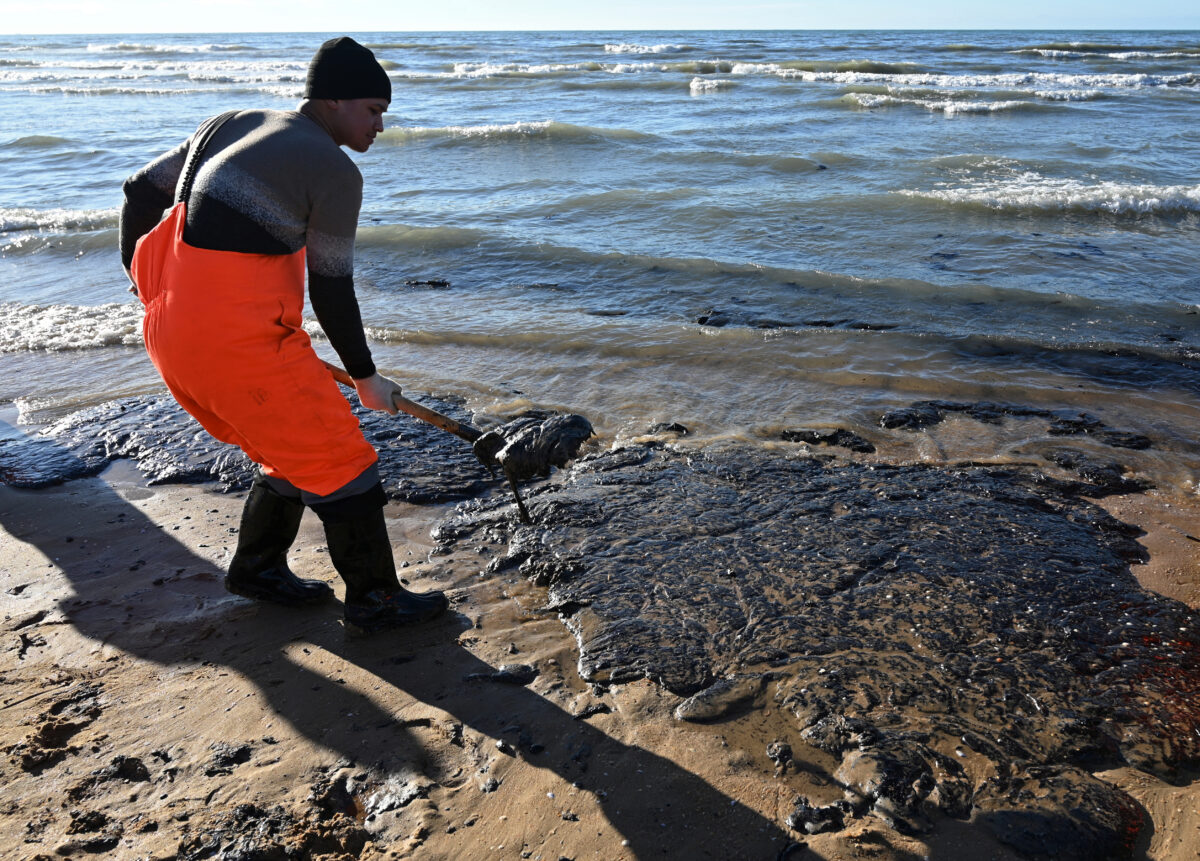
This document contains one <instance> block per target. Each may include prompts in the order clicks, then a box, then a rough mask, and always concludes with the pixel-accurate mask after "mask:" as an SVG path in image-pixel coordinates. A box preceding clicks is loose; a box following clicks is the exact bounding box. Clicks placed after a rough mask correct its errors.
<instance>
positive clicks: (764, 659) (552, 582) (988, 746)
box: [437, 446, 1200, 859]
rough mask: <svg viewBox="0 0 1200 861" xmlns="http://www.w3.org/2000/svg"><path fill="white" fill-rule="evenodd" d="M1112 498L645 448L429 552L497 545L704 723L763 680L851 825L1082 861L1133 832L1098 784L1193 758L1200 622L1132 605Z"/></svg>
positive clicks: (608, 664)
mask: <svg viewBox="0 0 1200 861" xmlns="http://www.w3.org/2000/svg"><path fill="white" fill-rule="evenodd" d="M1103 492H1104V491H1103V488H1101V487H1096V486H1094V485H1088V484H1083V483H1079V482H1074V483H1065V482H1058V481H1054V480H1050V479H1048V478H1046V477H1045V476H1044V475H1042V474H1040V473H1037V472H1034V471H1030V470H1025V469H1021V468H994V467H983V466H973V467H966V468H935V467H929V466H880V465H866V464H856V463H836V462H830V461H829V460H828V459H820V460H818V459H815V458H810V457H803V456H797V455H795V454H787V455H780V454H778V453H775V454H773V453H771V452H767V451H763V450H760V449H754V448H750V447H732V448H729V449H726V450H722V451H713V450H708V451H706V452H704V453H701V452H696V451H691V452H687V451H682V450H673V449H668V448H662V447H641V446H639V447H629V448H625V449H622V450H616V451H611V452H607V453H604V454H601V455H596V456H591V457H587V458H584V459H582V460H580V461H578V462H576V464H575V465H574V466H573V467H572V468H571V469H570V471H569V472H568V473H567V474H566V475H565V477H564V480H563V481H560V482H557V483H551V484H547V485H542V486H540V487H538V488H536V489H534V490H533V491H531V492H530V494H529V499H528V504H529V508H530V511H531V513H532V514H533V519H534V521H535V523H536V524H537V525H536V526H522V525H520V524H518V523H516V522H515V520H514V519H513V518H512V517H511V515H510V514H509V513H508V512H507V508H508V506H507V503H506V500H504V498H503V497H501V496H496V497H495V498H494V501H484V502H482V503H480V502H475V503H470V504H466V505H463V506H460V509H459V511H458V512H457V513H456V515H454V516H453V517H451V518H449V519H448V520H446V521H445V522H444V523H443V524H442V525H441V526H440V527H439V529H438V531H437V537H438V539H439V541H440V542H441V545H440V549H441V550H443V551H447V552H449V551H452V550H454V549H455V548H456V547H457V546H458V545H467V544H473V543H479V542H486V543H490V544H495V543H499V544H500V545H501V546H502V547H503V546H504V545H507V548H506V550H505V551H503V552H502V556H501V557H500V558H497V560H496V562H495V563H493V570H502V569H505V568H515V569H516V570H518V571H519V572H520V573H521V574H523V575H524V576H526V577H528V578H530V579H531V580H532V581H533V582H535V583H539V584H542V585H545V586H548V587H549V592H548V605H549V607H551V608H554V609H557V610H558V611H559V612H560V614H561V616H562V618H563V619H564V621H565V623H566V625H567V626H568V627H569V629H570V630H571V631H572V632H573V634H574V635H575V637H576V639H577V641H578V644H579V650H580V661H579V666H580V670H581V673H582V675H583V676H584V678H585V679H586V680H588V681H590V682H593V683H596V684H607V685H611V684H619V683H623V682H629V681H633V680H636V679H642V678H647V679H651V680H653V681H654V682H656V683H658V684H659V685H661V686H662V687H663V688H665V689H667V690H668V691H671V692H672V693H675V694H677V695H679V696H681V697H691V698H692V699H691V701H690V702H691V703H692V704H693V705H692V706H691V707H689V708H687V709H683V714H681V715H680V716H681V717H685V718H686V717H688V716H689V715H696V716H698V717H697V719H703V720H714V719H720V717H721V714H722V709H726V710H727V711H732V710H734V709H735V708H738V707H741V706H744V705H745V703H746V701H747V700H748V699H751V698H753V697H754V696H755V695H756V693H755V691H756V686H755V684H754V683H753V681H752V679H753V677H754V676H755V675H756V674H757V675H760V676H761V677H762V683H761V687H763V688H765V692H764V694H763V696H764V697H773V698H774V701H775V702H776V703H777V704H778V705H779V706H780V707H781V708H782V709H783V710H785V711H786V712H787V713H788V714H790V715H791V716H792V717H793V718H794V720H795V721H796V725H797V730H798V735H799V736H800V737H802V738H804V739H805V740H806V741H807V742H808V743H809V744H811V745H813V746H814V747H817V748H820V749H821V750H824V751H826V752H828V753H830V754H832V755H834V756H835V757H836V758H837V759H838V760H840V762H841V765H840V767H839V768H838V770H837V772H836V774H835V775H834V776H835V778H836V779H837V780H838V781H839V782H840V783H842V785H844V786H845V787H846V788H847V789H848V791H849V792H848V794H849V796H850V797H851V799H852V801H853V803H851V804H850V806H849V807H848V808H847V812H848V813H849V814H851V815H863V814H865V813H867V812H870V813H872V814H874V815H876V816H878V817H880V818H882V819H884V820H885V821H887V822H888V823H889V824H891V825H892V826H893V827H895V828H897V829H899V830H902V831H906V832H910V833H920V832H923V831H926V830H928V829H929V828H930V827H932V822H933V821H934V818H935V814H937V815H949V816H953V817H957V818H969V819H972V820H975V821H978V822H981V823H984V824H986V825H987V826H989V827H990V828H992V830H993V831H994V832H995V833H996V834H997V836H998V837H999V838H1000V839H1001V840H1003V841H1005V842H1006V843H1009V844H1010V845H1013V846H1015V847H1016V848H1018V849H1020V850H1022V851H1026V850H1028V847H1029V846H1030V845H1031V844H1030V843H1029V841H1030V840H1032V839H1034V838H1033V837H1031V836H1030V835H1040V837H1038V838H1037V839H1040V840H1042V841H1043V842H1042V843H1041V845H1042V846H1045V847H1050V848H1051V849H1052V850H1053V852H1052V854H1054V855H1055V857H1060V858H1081V859H1082V858H1094V857H1109V856H1113V855H1120V854H1121V853H1123V852H1126V851H1127V849H1128V847H1129V846H1131V845H1132V843H1131V841H1132V840H1133V839H1135V838H1136V836H1137V834H1138V832H1139V831H1140V830H1141V828H1142V815H1143V814H1142V812H1141V809H1140V808H1139V807H1138V806H1137V804H1136V803H1135V802H1133V800H1132V799H1130V798H1129V797H1128V796H1127V795H1125V794H1124V793H1122V792H1120V791H1119V790H1117V789H1116V788H1114V787H1113V786H1111V785H1110V784H1108V783H1105V782H1103V781H1101V780H1098V779H1096V778H1094V777H1093V776H1092V775H1091V774H1090V773H1089V772H1090V771H1096V770H1100V769H1105V768H1111V767H1115V766H1119V765H1125V764H1128V765H1132V766H1134V767H1137V768H1140V769H1143V770H1145V771H1147V772H1150V773H1153V774H1155V775H1158V776H1160V777H1162V778H1163V779H1166V780H1179V779H1183V778H1182V775H1183V774H1184V772H1185V770H1186V769H1188V768H1194V767H1195V766H1196V765H1197V764H1198V763H1200V620H1198V619H1197V616H1196V614H1194V613H1193V612H1191V611H1189V610H1188V608H1187V607H1185V606H1184V605H1182V604H1180V603H1178V602H1175V601H1172V600H1170V599H1167V598H1164V597H1161V596H1159V595H1156V594H1152V593H1149V592H1147V591H1145V590H1143V589H1142V588H1140V586H1139V585H1138V583H1137V581H1136V579H1135V578H1134V576H1133V575H1132V573H1131V571H1130V564H1131V563H1134V562H1140V561H1144V560H1145V558H1146V554H1145V551H1144V550H1143V549H1142V547H1141V546H1140V545H1139V544H1138V543H1137V541H1136V540H1135V539H1136V537H1137V535H1138V534H1139V533H1138V532H1137V530H1136V529H1134V528H1133V527H1130V526H1128V525H1126V524H1124V523H1121V522H1120V521H1117V520H1116V519H1114V518H1113V517H1111V516H1110V515H1108V514H1107V513H1106V512H1105V511H1104V510H1103V509H1101V508H1100V507H1098V506H1097V505H1095V504H1093V503H1092V502H1089V501H1087V500H1086V499H1084V498H1083V495H1084V494H1087V495H1089V496H1093V497H1094V496H1098V495H1102V494H1103ZM731 680H733V682H734V683H732V684H731ZM706 694H711V696H707V697H706ZM697 697H699V699H697ZM769 741H770V739H763V743H764V744H765V743H767V742H769ZM794 818H795V820H796V822H798V823H809V825H806V826H805V827H806V828H807V827H815V825H812V823H810V820H811V819H812V817H809V816H804V815H799V814H798V815H797V816H796V817H794ZM834 820H836V817H826V818H822V819H821V827H822V828H825V827H827V826H828V822H832V821H834Z"/></svg>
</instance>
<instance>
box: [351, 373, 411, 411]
mask: <svg viewBox="0 0 1200 861" xmlns="http://www.w3.org/2000/svg"><path fill="white" fill-rule="evenodd" d="M354 390H355V391H356V392H358V400H359V402H360V403H361V404H362V405H363V406H364V407H366V408H367V409H369V410H383V411H384V412H385V413H389V414H390V415H393V416H394V415H395V414H396V413H398V412H399V410H398V409H396V405H395V404H394V403H393V402H392V395H398V394H400V384H399V383H397V382H396V381H395V380H389V379H388V378H387V377H385V376H383V375H382V374H375V376H373V377H367V378H366V379H364V380H355V381H354Z"/></svg>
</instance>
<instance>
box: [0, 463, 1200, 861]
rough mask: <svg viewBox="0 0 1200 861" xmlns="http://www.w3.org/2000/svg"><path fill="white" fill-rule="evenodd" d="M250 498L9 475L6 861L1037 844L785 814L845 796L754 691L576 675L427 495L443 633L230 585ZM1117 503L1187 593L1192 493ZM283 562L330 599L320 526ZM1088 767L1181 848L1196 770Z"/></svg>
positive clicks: (1171, 580) (502, 577)
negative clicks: (703, 700)
mask: <svg viewBox="0 0 1200 861" xmlns="http://www.w3.org/2000/svg"><path fill="white" fill-rule="evenodd" d="M240 501H241V495H240V494H229V493H221V492H216V491H214V489H213V488H212V487H211V486H209V487H206V486H188V485H183V486H156V487H148V486H146V484H145V482H144V480H143V479H142V478H141V476H140V473H138V472H137V471H136V470H134V469H132V468H131V467H129V466H128V465H121V464H118V465H116V466H114V467H112V468H110V470H108V471H107V472H106V473H104V474H103V475H101V476H99V477H96V478H89V479H82V480H79V481H75V482H70V483H68V484H64V485H61V486H58V487H53V488H49V489H43V490H35V491H28V490H15V489H12V488H4V489H2V490H0V512H3V529H4V534H3V538H2V541H3V548H0V551H2V552H3V556H4V558H5V559H6V560H7V561H6V564H5V568H4V575H3V576H4V582H3V584H0V590H2V592H3V594H4V595H5V618H4V625H5V630H6V631H7V634H6V638H5V639H6V643H7V644H8V645H7V647H6V649H5V650H4V655H3V668H2V670H0V672H2V674H3V678H4V695H3V700H2V702H0V706H2V707H3V709H4V712H5V721H4V726H5V732H4V738H3V746H4V748H5V750H6V751H7V752H8V756H7V757H6V761H5V762H4V764H3V771H4V779H5V784H6V787H7V789H6V797H7V800H6V803H5V807H4V810H3V813H2V822H3V826H2V827H0V831H2V832H3V833H4V834H5V835H6V838H5V848H4V850H3V853H2V854H3V856H4V857H6V858H9V857H11V858H34V857H47V858H49V857H84V856H86V857H121V858H176V857H178V858H193V857H194V858H200V857H228V858H235V857H252V856H251V855H250V854H245V855H239V854H238V853H239V852H244V853H249V852H250V851H251V849H253V848H257V849H258V851H260V852H266V851H268V849H269V847H272V846H274V847H276V848H275V849H274V850H270V851H274V852H282V851H284V849H283V848H281V847H286V849H287V851H288V852H291V853H294V854H291V855H289V856H288V857H314V858H315V857H323V858H403V857H417V858H494V857H513V858H517V857H529V858H556V859H557V858H564V857H565V858H645V857H675V858H684V857H687V858H692V857H695V858H704V857H713V858H727V857H752V858H775V857H795V858H803V857H813V858H827V859H834V858H861V857H871V858H884V859H892V858H894V859H902V858H912V857H930V858H956V857H957V858H965V857H970V858H981V859H982V858H989V859H990V858H996V859H1001V858H1021V857H1028V856H1023V855H1021V854H1019V853H1016V852H1014V851H1013V850H1012V848H1011V847H1006V846H1005V845H1004V844H1002V843H1000V842H998V841H997V840H996V839H995V837H994V835H993V833H992V832H991V831H990V830H989V829H988V828H986V827H984V826H981V825H979V824H974V825H973V824H971V823H970V822H964V821H961V820H956V819H951V818H945V819H939V820H938V821H937V823H936V827H935V828H934V830H933V832H932V833H931V834H927V835H913V834H904V833H900V832H898V831H897V830H895V829H894V828H890V827H888V826H887V824H885V822H883V821H881V820H880V819H879V818H877V817H874V816H865V817H861V818H857V819H855V820H854V821H853V822H851V823H848V827H847V828H845V829H842V830H838V831H835V832H830V833H823V834H815V835H810V834H805V833H800V832H798V831H797V830H795V829H793V828H789V827H788V825H787V824H786V818H787V816H788V814H789V813H790V812H791V811H792V809H793V807H794V802H795V798H796V797H797V796H798V795H804V796H806V797H810V798H824V799H825V800H827V801H833V800H835V799H836V798H838V797H840V795H841V789H840V788H839V787H838V786H837V784H836V782H834V781H831V780H830V778H829V776H828V775H829V771H830V770H831V768H832V765H831V762H830V757H829V756H828V754H826V753H824V752H822V751H820V750H817V749H815V748H812V747H809V746H807V745H805V744H804V743H803V742H802V741H801V740H800V739H799V738H797V736H796V732H795V726H794V724H792V723H791V722H790V721H789V720H787V718H785V717H784V716H783V715H782V714H780V712H779V710H778V709H773V708H772V707H771V706H770V704H768V705H766V706H765V707H762V708H758V709H754V710H750V711H747V712H745V713H741V714H737V715H735V716H733V717H731V718H729V719H727V720H723V721H719V722H716V723H713V724H699V723H689V722H684V721H680V720H678V719H676V718H675V717H674V716H673V712H674V710H675V709H676V707H677V706H678V705H679V703H680V702H681V701H682V700H683V699H684V698H682V697H679V696H675V695H672V694H670V693H668V692H665V691H664V690H663V689H662V688H661V687H659V686H657V685H655V684H654V683H652V682H650V681H646V680H642V681H636V682H632V683H628V684H621V685H612V686H597V685H593V684H589V683H587V682H586V681H584V680H583V679H581V677H580V675H579V667H578V649H577V645H576V643H575V641H574V640H573V638H572V637H571V636H570V635H569V633H568V632H567V630H566V629H565V628H564V626H563V625H562V624H561V622H560V621H559V619H558V617H557V614H556V613H554V612H550V611H548V610H547V609H546V590H545V588H541V587H536V586H533V585H531V584H530V583H529V582H527V581H525V580H524V579H522V578H520V577H512V576H509V575H508V574H505V573H503V572H501V573H498V574H491V575H489V574H487V573H485V572H486V568H487V563H488V562H490V561H492V560H491V559H488V558H487V557H477V558H475V559H466V560H464V559H460V558H457V557H455V558H451V559H448V560H447V559H443V558H441V557H438V556H432V557H431V551H432V550H433V549H434V546H435V542H434V540H433V539H432V538H431V535H430V532H431V528H432V527H433V526H434V523H435V521H436V520H437V518H438V516H439V515H440V514H442V513H444V511H445V507H444V506H443V507H441V508H438V509H433V510H431V509H430V508H428V507H419V506H411V505H404V504H399V503H393V504H392V505H390V506H389V508H388V524H389V532H390V534H391V536H392V538H393V544H394V547H395V549H396V557H397V560H398V562H399V563H400V564H401V565H402V566H403V567H402V568H401V574H402V576H403V577H404V578H405V580H406V582H408V583H409V584H410V585H411V586H412V587H413V588H415V589H424V588H432V587H436V588H443V589H448V591H449V594H450V595H451V597H452V601H453V605H452V612H451V614H450V616H449V617H448V618H447V619H446V620H444V621H438V622H434V623H430V624H428V625H426V626H422V627H420V628H417V629H414V630H412V631H406V632H399V633H395V634H389V635H383V636H380V637H377V638H374V639H370V640H367V641H354V640H347V639H346V638H345V637H344V636H343V633H342V631H341V627H340V623H339V614H338V612H337V611H338V609H339V608H338V605H336V604H334V605H331V606H328V607H319V608H311V609H304V610H288V609H283V608H274V607H269V606H264V605H260V604H255V603H253V602H250V601H247V600H245V599H241V598H237V597H235V596H231V595H229V594H227V593H225V592H224V590H223V588H222V586H221V577H222V574H223V568H224V565H225V564H226V563H227V561H228V558H229V555H230V553H231V551H232V546H233V542H234V541H235V538H236V536H235V535H234V534H233V530H234V527H235V525H236V523H237V519H238V517H239V514H240ZM1107 507H1108V508H1109V509H1110V510H1111V511H1113V512H1114V513H1115V514H1116V515H1117V516H1120V517H1123V518H1124V519H1126V520H1127V522H1130V523H1133V524H1135V525H1137V526H1139V528H1140V529H1142V530H1143V531H1144V532H1145V533H1146V535H1145V537H1144V539H1143V542H1144V544H1145V545H1146V546H1147V549H1148V550H1149V551H1150V554H1149V558H1148V560H1147V561H1146V563H1145V564H1144V565H1137V566H1133V568H1132V570H1133V573H1134V574H1136V576H1137V578H1138V582H1139V583H1140V584H1142V586H1143V587H1145V588H1146V589H1153V590H1157V591H1160V592H1161V593H1163V594H1166V595H1169V596H1171V597H1172V598H1175V599H1177V600H1180V601H1183V602H1186V603H1188V605H1189V606H1190V607H1192V608H1193V609H1195V608H1196V607H1197V605H1198V604H1200V600H1198V598H1200V592H1198V590H1200V562H1198V556H1197V554H1196V552H1195V538H1194V537H1191V531H1190V530H1194V524H1195V523H1196V522H1197V521H1196V517H1197V515H1198V514H1200V512H1198V511H1197V510H1196V506H1192V507H1190V508H1186V507H1181V506H1180V505H1179V504H1178V501H1177V500H1176V501H1170V502H1169V501H1167V500H1165V499H1164V498H1162V497H1161V496H1159V495H1157V494H1154V493H1148V494H1140V495H1131V496H1126V497H1118V498H1115V499H1111V500H1109V502H1108V503H1107ZM290 558H291V563H292V566H293V568H294V569H295V570H296V571H297V573H298V574H300V575H301V576H309V577H317V578H320V579H324V580H327V581H329V582H330V583H331V584H332V585H334V587H335V588H336V589H337V590H338V592H339V595H340V594H341V587H340V583H339V582H338V581H337V580H336V578H335V577H334V576H333V574H332V572H331V570H330V568H329V565H328V558H327V556H326V553H325V549H324V545H323V536H322V535H321V532H320V527H319V523H318V522H317V521H316V520H315V518H312V517H308V518H306V519H305V521H304V523H303V526H302V531H301V535H300V537H299V539H298V541H297V543H296V546H295V548H294V550H293V552H292V554H291V557H290ZM130 560H131V561H130ZM127 561H129V564H125V563H126V562H127ZM506 667H508V668H512V667H528V668H532V670H533V677H532V679H526V678H524V677H523V676H521V677H518V678H517V679H515V680H514V679H505V678H504V677H503V676H497V674H498V673H500V671H501V670H502V669H503V668H506ZM518 675H519V674H518ZM780 739H784V740H790V741H791V756H792V757H793V758H794V759H793V761H792V762H791V763H790V764H789V765H788V767H787V768H785V769H782V770H781V769H780V768H779V767H778V765H777V764H776V763H775V762H773V761H772V759H770V758H769V757H768V755H767V746H768V744H770V743H771V742H775V741H779V740H780ZM1100 776H1101V777H1102V778H1103V779H1104V780H1105V781H1108V782H1109V783H1111V784H1112V785H1114V786H1116V787H1119V788H1121V789H1122V790H1124V791H1125V792H1127V793H1129V795H1130V796H1132V797H1133V798H1135V799H1137V802H1138V803H1139V804H1140V805H1141V806H1142V807H1143V808H1144V809H1145V811H1146V812H1147V814H1148V818H1149V819H1150V821H1152V825H1150V826H1149V827H1148V828H1146V829H1145V831H1144V832H1143V834H1142V835H1141V836H1140V837H1139V839H1138V845H1137V852H1136V853H1135V854H1133V855H1130V856H1129V857H1148V858H1154V859H1185V858H1193V857H1195V850H1196V846H1197V845H1198V844H1197V840H1198V839H1200V821H1198V820H1197V817H1196V810H1197V809H1200V807H1198V805H1197V801H1198V800H1200V790H1198V788H1197V787H1198V784H1197V783H1196V782H1195V781H1194V780H1193V781H1191V782H1186V781H1185V782H1183V783H1176V784H1174V785H1173V784H1171V783H1168V782H1166V781H1164V780H1162V779H1160V778H1156V777H1153V776H1152V775H1150V774H1147V773H1145V772H1144V771H1139V770H1137V769H1134V768H1129V767H1125V768H1116V769H1110V770H1106V771H1104V772H1102V773H1101V774H1100ZM789 846H793V849H792V850H791V854H782V855H781V853H783V852H784V850H786V849H787V847H789ZM801 847H803V848H801ZM253 857H272V856H270V855H267V856H261V855H256V856H253ZM1114 857H1115V856H1114Z"/></svg>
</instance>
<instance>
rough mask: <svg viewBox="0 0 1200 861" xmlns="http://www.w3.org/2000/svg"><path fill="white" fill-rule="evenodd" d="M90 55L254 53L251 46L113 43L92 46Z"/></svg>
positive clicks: (89, 50) (89, 49) (88, 47)
mask: <svg viewBox="0 0 1200 861" xmlns="http://www.w3.org/2000/svg"><path fill="white" fill-rule="evenodd" d="M87 50H88V52H89V53H93V54H103V53H122V54H213V53H222V52H226V51H253V50H255V49H254V48H253V47H251V46H250V45H236V44H233V45H228V44H217V43H210V44H205V45H156V44H139V43H136V42H113V43H100V44H95V43H94V44H91V45H88V46H87Z"/></svg>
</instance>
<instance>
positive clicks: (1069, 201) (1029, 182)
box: [897, 171, 1200, 216]
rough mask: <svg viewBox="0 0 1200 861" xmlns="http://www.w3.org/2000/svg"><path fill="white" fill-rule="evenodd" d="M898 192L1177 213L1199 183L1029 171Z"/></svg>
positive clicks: (1001, 206) (999, 203)
mask: <svg viewBox="0 0 1200 861" xmlns="http://www.w3.org/2000/svg"><path fill="white" fill-rule="evenodd" d="M897 194H901V195H904V196H906V197H916V198H926V199H929V200H937V201H942V202H945V203H951V204H967V205H972V206H984V207H987V208H989V209H997V210H1032V211H1051V212H1053V211H1067V210H1079V211H1083V212H1095V213H1111V214H1114V215H1164V216H1165V215H1181V214H1184V213H1192V212H1200V185H1191V186H1188V185H1171V186H1161V185H1138V184H1134V183H1123V182H1091V183H1087V182H1083V181H1081V180H1078V179H1070V178H1061V177H1046V176H1042V175H1041V174H1038V173H1036V172H1034V171H1026V172H1024V173H1021V174H1019V175H1016V176H1012V177H1007V178H1001V179H979V180H975V181H971V182H968V183H966V184H963V185H943V186H939V187H936V188H932V189H924V190H915V189H904V190H902V191H899V192H897Z"/></svg>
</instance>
